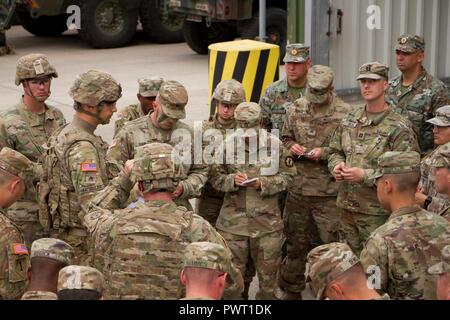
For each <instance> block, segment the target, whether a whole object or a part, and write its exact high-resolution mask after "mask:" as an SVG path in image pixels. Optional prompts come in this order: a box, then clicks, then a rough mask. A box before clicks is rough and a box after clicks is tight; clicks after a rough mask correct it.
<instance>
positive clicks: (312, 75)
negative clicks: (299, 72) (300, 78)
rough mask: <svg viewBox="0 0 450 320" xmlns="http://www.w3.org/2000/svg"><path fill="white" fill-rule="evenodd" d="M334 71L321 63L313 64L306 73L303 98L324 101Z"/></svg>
mask: <svg viewBox="0 0 450 320" xmlns="http://www.w3.org/2000/svg"><path fill="white" fill-rule="evenodd" d="M333 79H334V72H333V70H332V69H331V68H329V67H326V66H321V65H316V66H313V67H312V68H311V69H310V70H309V71H308V75H307V83H306V92H305V98H306V99H307V100H308V101H310V102H312V103H324V102H325V101H326V100H327V98H328V92H329V91H330V90H329V89H330V86H331V84H332V83H333Z"/></svg>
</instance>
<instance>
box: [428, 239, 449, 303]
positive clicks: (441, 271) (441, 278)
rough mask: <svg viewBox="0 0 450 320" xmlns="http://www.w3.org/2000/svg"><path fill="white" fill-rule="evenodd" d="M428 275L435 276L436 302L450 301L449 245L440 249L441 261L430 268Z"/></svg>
mask: <svg viewBox="0 0 450 320" xmlns="http://www.w3.org/2000/svg"><path fill="white" fill-rule="evenodd" d="M428 273H429V274H431V275H434V276H437V281H436V296H437V298H438V300H450V245H447V246H445V247H444V248H443V249H442V261H441V262H438V263H436V264H435V265H433V266H431V267H430V268H429V269H428Z"/></svg>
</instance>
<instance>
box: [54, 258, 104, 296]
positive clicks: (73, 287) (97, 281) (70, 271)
mask: <svg viewBox="0 0 450 320" xmlns="http://www.w3.org/2000/svg"><path fill="white" fill-rule="evenodd" d="M104 287H105V280H104V277H103V274H102V273H101V272H100V271H98V270H97V269H95V268H92V267H86V266H75V265H72V266H67V267H65V268H63V269H61V271H59V276H58V300H103V290H104Z"/></svg>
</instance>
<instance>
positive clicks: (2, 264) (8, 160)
mask: <svg viewBox="0 0 450 320" xmlns="http://www.w3.org/2000/svg"><path fill="white" fill-rule="evenodd" d="M31 167H32V164H31V162H30V160H28V159H27V158H26V157H25V156H24V155H22V154H20V153H19V152H17V151H14V150H12V149H10V148H8V147H5V148H3V149H2V150H1V151H0V300H12V299H19V298H20V297H21V296H22V294H23V292H24V291H25V288H26V285H27V270H28V266H29V264H30V259H29V255H28V249H27V246H26V245H25V242H24V238H23V235H22V232H21V231H20V229H19V227H18V226H16V225H15V224H14V222H12V221H11V220H10V219H9V218H8V217H7V215H6V209H7V208H8V207H10V206H11V205H12V204H13V203H14V202H16V201H17V200H19V199H20V198H21V197H22V195H23V193H24V191H25V188H26V186H25V182H24V180H25V179H26V176H27V175H29V174H30V171H31Z"/></svg>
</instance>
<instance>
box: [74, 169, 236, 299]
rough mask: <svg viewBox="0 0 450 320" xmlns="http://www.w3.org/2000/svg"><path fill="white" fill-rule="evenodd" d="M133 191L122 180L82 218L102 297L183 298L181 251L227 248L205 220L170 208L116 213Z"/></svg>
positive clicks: (161, 205)
mask: <svg viewBox="0 0 450 320" xmlns="http://www.w3.org/2000/svg"><path fill="white" fill-rule="evenodd" d="M132 186H133V185H132V182H131V181H130V180H129V178H128V177H125V176H123V175H122V174H120V175H119V176H118V177H116V178H114V179H113V180H111V182H110V184H109V185H108V186H107V187H106V188H105V189H103V190H102V191H100V192H99V193H97V195H96V196H95V197H94V198H93V199H92V200H91V201H90V202H88V203H87V204H86V206H85V207H84V209H85V211H81V212H80V219H81V220H82V221H83V224H84V226H85V227H86V228H87V230H88V232H89V234H90V235H91V241H92V244H93V248H94V254H93V256H94V257H95V258H94V264H95V267H96V268H98V269H99V270H101V271H102V272H103V273H104V275H105V279H106V283H107V289H106V297H109V298H111V297H112V298H115V299H117V298H125V299H137V298H144V299H177V298H181V283H180V281H179V273H180V271H181V269H182V265H183V255H184V248H185V246H186V245H188V244H189V243H191V242H197V241H207V242H213V243H218V244H220V245H222V246H224V247H226V248H227V245H226V242H225V240H224V239H223V238H222V236H221V235H220V234H219V233H218V232H217V231H216V230H215V229H214V228H213V227H212V226H211V225H210V224H209V223H208V222H207V221H206V220H204V219H203V218H202V217H200V216H198V215H196V214H194V213H193V212H192V211H188V210H187V209H186V208H184V207H179V206H176V205H175V204H174V203H167V202H164V201H148V202H145V203H138V204H137V205H136V207H135V208H131V209H129V208H126V209H120V208H121V207H122V206H123V204H124V203H125V201H126V200H127V199H128V197H129V192H130V190H131V188H132ZM157 252H161V255H158V254H155V253H157ZM233 270H234V271H235V272H236V273H233V276H235V278H234V279H237V280H236V282H234V287H233V290H237V291H238V292H241V291H242V290H243V280H242V276H241V275H240V274H239V272H238V271H237V269H233ZM129 275H131V277H132V278H133V280H132V281H133V283H132V284H131V286H130V285H129V281H131V280H130V276H129ZM127 277H128V278H127Z"/></svg>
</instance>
